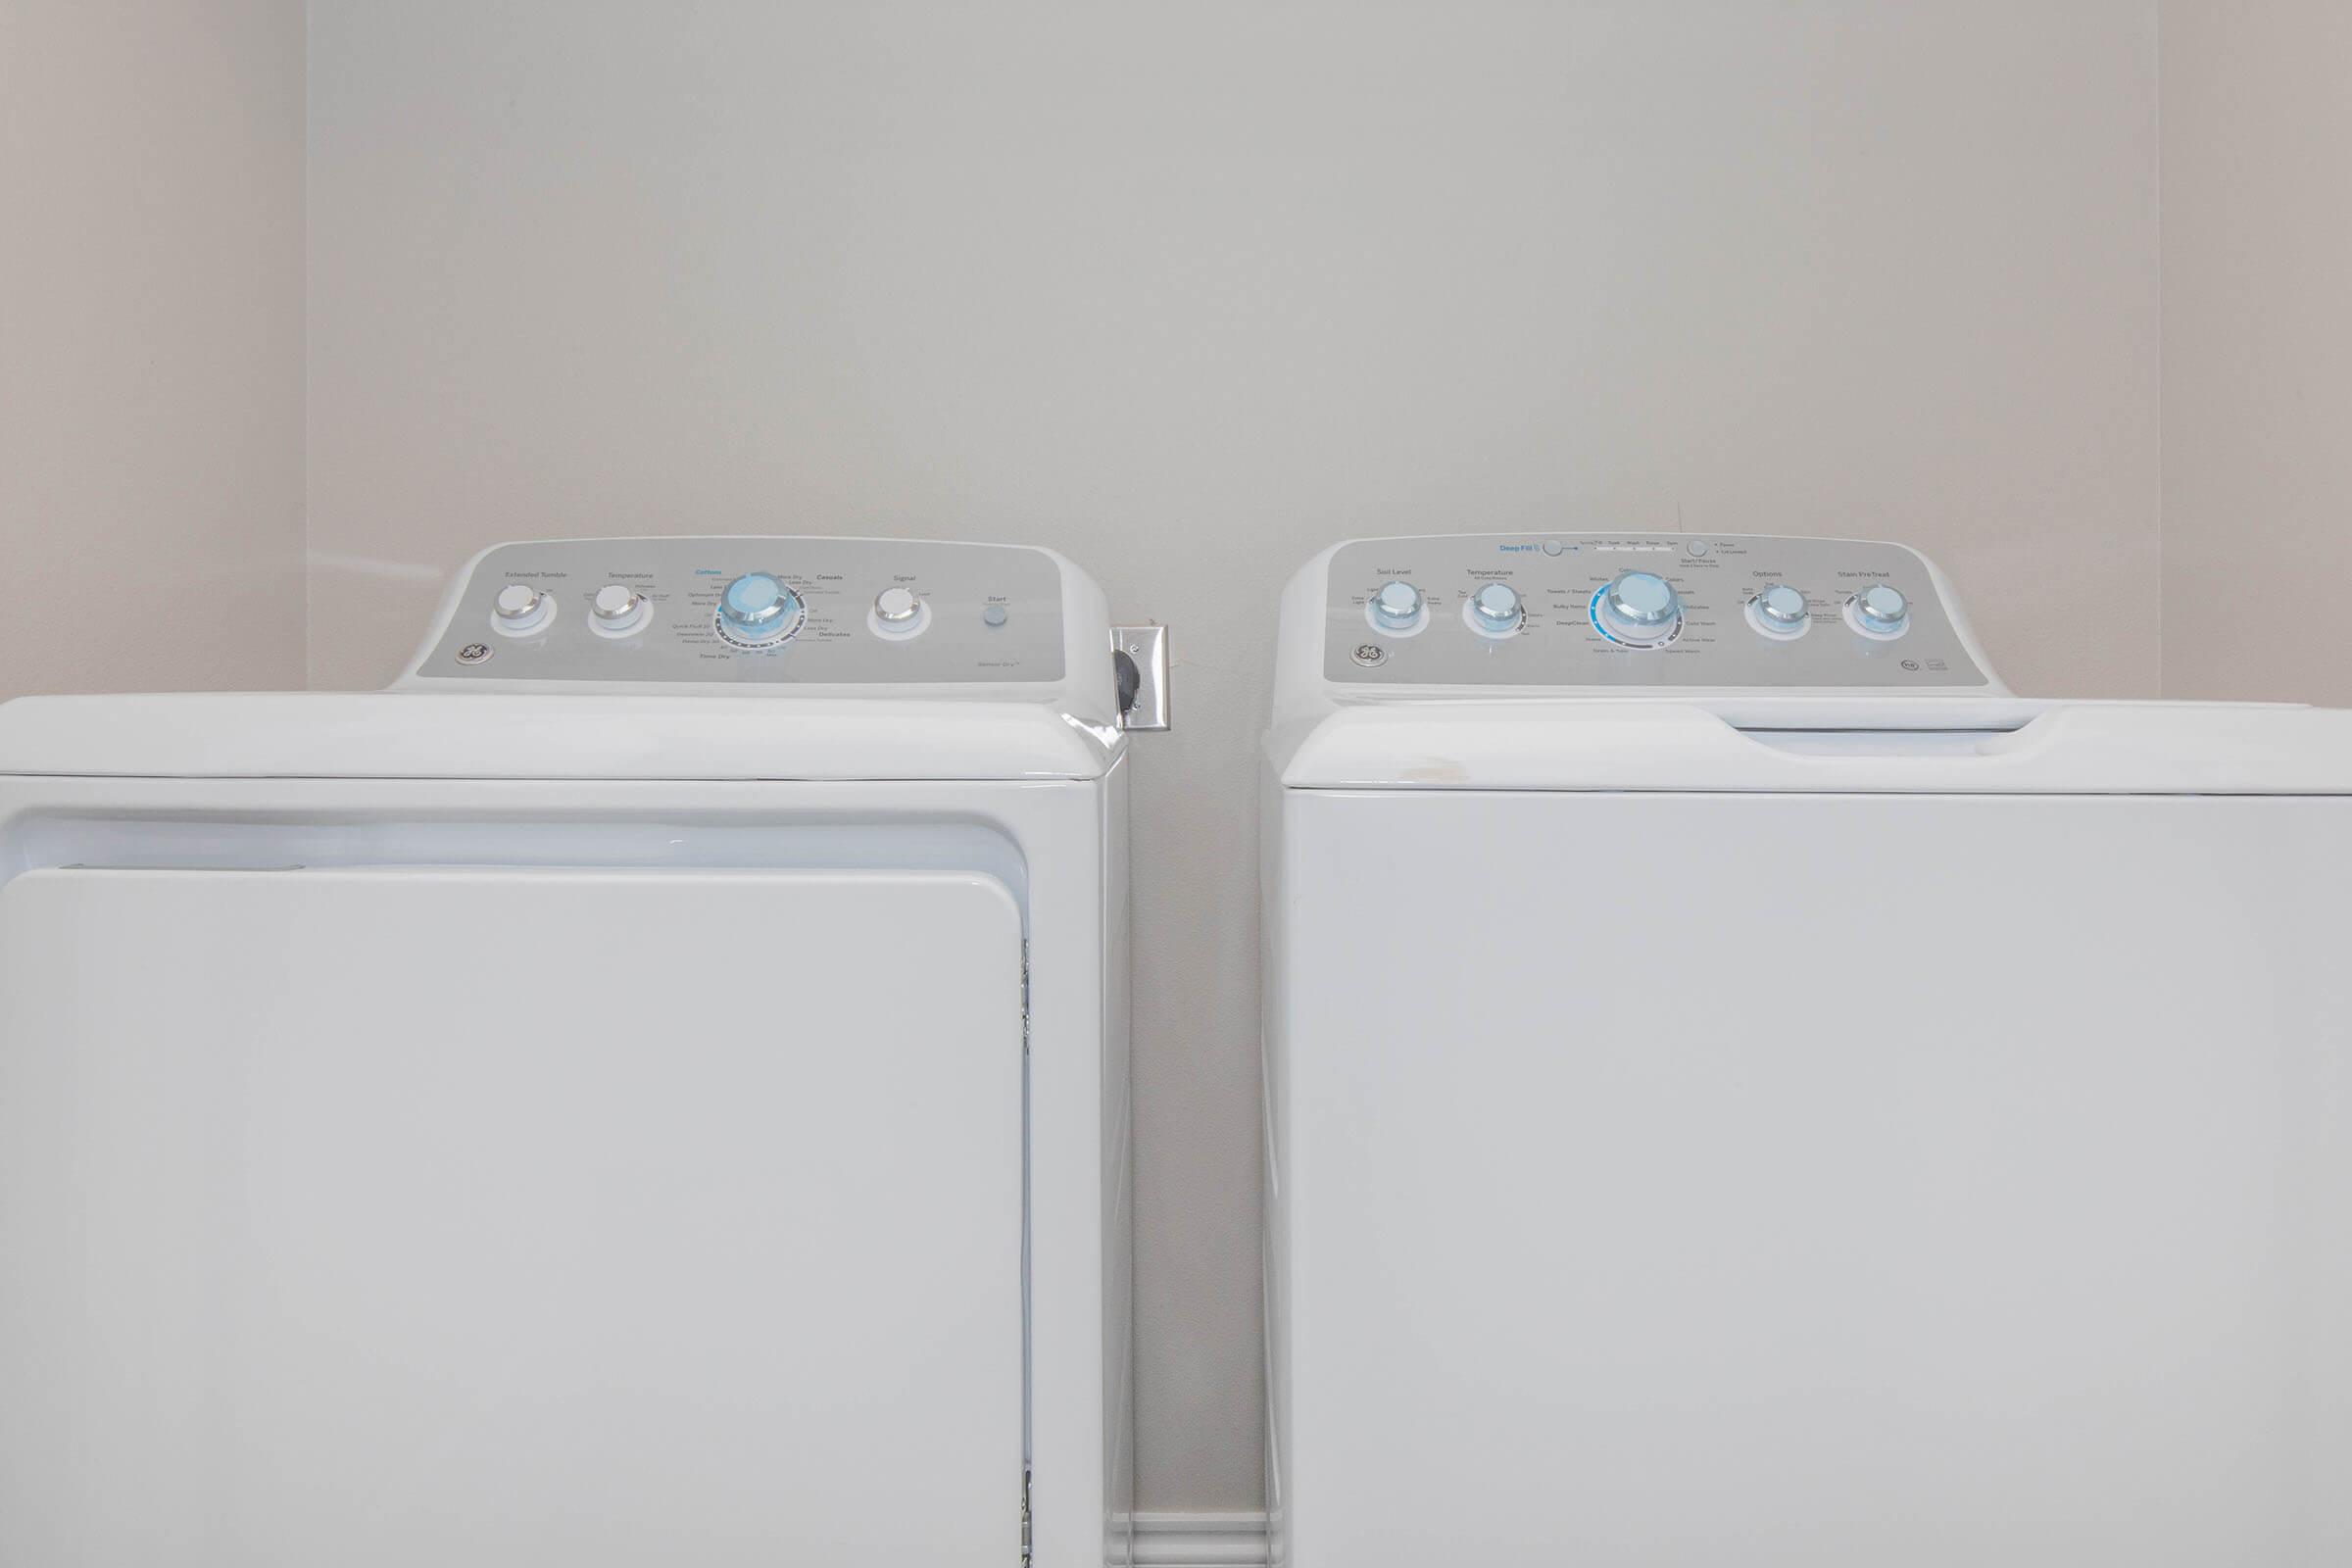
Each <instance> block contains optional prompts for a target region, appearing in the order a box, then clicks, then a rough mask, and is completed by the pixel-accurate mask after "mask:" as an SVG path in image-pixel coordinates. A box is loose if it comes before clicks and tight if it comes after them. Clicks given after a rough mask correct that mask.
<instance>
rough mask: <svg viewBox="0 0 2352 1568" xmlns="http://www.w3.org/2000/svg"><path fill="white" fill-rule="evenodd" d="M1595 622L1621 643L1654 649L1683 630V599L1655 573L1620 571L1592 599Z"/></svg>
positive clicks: (1672, 586)
mask: <svg viewBox="0 0 2352 1568" xmlns="http://www.w3.org/2000/svg"><path fill="white" fill-rule="evenodd" d="M1593 623H1594V624H1595V625H1597V626H1598V627H1599V628H1600V629H1601V631H1602V633H1603V634H1605V635H1607V636H1610V637H1613V638H1615V639H1616V640H1617V641H1619V642H1621V643H1630V644H1632V645H1633V646H1634V647H1636V648H1655V647H1657V646H1658V645H1659V644H1661V643H1668V642H1672V641H1673V640H1674V634H1675V633H1676V632H1678V631H1681V630H1682V629H1683V596H1682V595H1680V594H1678V593H1676V592H1675V591H1674V584H1672V583H1670V582H1668V581H1667V580H1666V579H1665V578H1663V577H1661V576H1659V575H1658V574H1657V573H1656V572H1654V571H1626V572H1620V573H1618V574H1617V575H1616V576H1615V577H1613V578H1611V579H1610V581H1609V585H1608V586H1607V587H1606V588H1603V589H1602V590H1601V591H1600V592H1599V593H1597V594H1595V595H1594V596H1593Z"/></svg>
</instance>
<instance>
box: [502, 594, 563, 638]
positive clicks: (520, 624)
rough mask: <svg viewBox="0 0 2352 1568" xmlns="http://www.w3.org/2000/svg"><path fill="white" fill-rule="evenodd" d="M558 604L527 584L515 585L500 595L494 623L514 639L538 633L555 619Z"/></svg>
mask: <svg viewBox="0 0 2352 1568" xmlns="http://www.w3.org/2000/svg"><path fill="white" fill-rule="evenodd" d="M555 614H556V602H555V600H553V599H551V598H549V597H548V596H547V595H546V594H543V593H541V592H540V591H539V590H538V589H536V588H534V587H532V586H531V585H530V584H529V583H527V582H511V583H509V584H507V585H506V586H505V587H504V588H501V589H500V590H499V591H498V598H497V600H496V601H495V602H493V603H492V605H491V607H490V619H491V622H492V624H494V625H496V626H497V627H498V629H499V630H500V631H503V632H505V633H506V634H507V635H508V636H510V637H520V636H522V635H523V634H524V633H526V632H534V631H537V630H538V629H539V628H540V627H542V626H544V625H546V624H547V623H548V622H549V621H550V620H553V619H554V618H555Z"/></svg>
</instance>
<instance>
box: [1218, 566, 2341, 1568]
mask: <svg viewBox="0 0 2352 1568" xmlns="http://www.w3.org/2000/svg"><path fill="white" fill-rule="evenodd" d="M2348 797H2352V715H2347V714H2344V713H2340V712H2329V711H2316V710H2311V709H2304V708H2291V707H2256V706H2229V705H2193V704H2180V703H2109V702H2034V701H2025V700H2020V699H2017V698H2013V697H2011V696H2010V695H2009V694H2008V693H2007V692H2006V691H2005V690H2004V689H2003V688H2002V686H2001V685H2000V683H1999V682H1998V681H1997V680H1996V679H1995V678H1994V676H1993V674H1992V671H1991V669H1990V667H1989V666H1988V665H1987V663H1986V662H1985V656H1984V654H1983V652H1982V651H1981V650H1980V649H1979V648H1978V646H1977V645H1976V643H1975V642H1974V641H1973V640H1972V639H1971V637H1970V635H1969V631H1968V627H1967V624H1966V622H1965V620H1964V619H1963V617H1962V614H1961V612H1960V608H1959V606H1958V605H1957V604H1956V603H1955V602H1954V600H1953V597H1952V592H1951V588H1950V585H1949V584H1948V583H1947V582H1945V581H1944V580H1943V579H1942V578H1941V577H1940V576H1939V575H1938V574H1937V573H1936V570H1935V568H1934V567H1932V566H1931V565H1930V564H1928V563H1927V562H1926V561H1925V560H1923V559H1921V558H1920V557H1919V556H1918V555H1916V554H1915V553H1913V552H1912V551H1910V550H1908V549H1905V548H1903V547H1901V546H1899V545H1892V544H1873V543H1864V542H1858V541H1842V540H1814V539H1782V538H1735V537H1691V538H1686V537H1681V536H1675V537H1646V536H1639V537H1638V536H1606V537H1604V536H1597V535H1560V536H1553V537H1546V536H1544V535H1541V534H1536V535H1529V534H1510V535H1480V536H1468V537H1449V538H1407V539H1381V540H1358V541H1354V542H1351V543H1348V544H1344V545H1341V546H1339V547H1338V548H1336V549H1334V550H1331V551H1328V552H1326V553H1325V554H1323V555H1322V556H1319V557H1318V558H1316V559H1315V560H1314V561H1313V562H1312V563H1310V564H1308V565H1307V566H1306V568H1305V569H1304V570H1302V571H1301V572H1300V573H1299V576H1298V577H1297V578H1296V579H1295V580H1294V581H1293V582H1292V583H1291V585H1290V587H1289V590H1288V592H1287V595H1286V597H1285V599H1284V603H1283V620H1282V630H1281V643H1280V653H1279V671H1278V677H1277V686H1276V690H1275V695H1274V704H1273V716H1272V724H1271V728H1270V732H1269V735H1268V745H1267V782H1266V790H1265V796H1264V800H1265V821H1264V827H1265V832H1264V852H1265V854H1264V889H1265V902H1264V929H1265V937H1266V941H1267V944H1268V963H1267V993H1266V996H1267V1011H1266V1023H1267V1031H1266V1043H1267V1128H1268V1136H1267V1152H1268V1161H1267V1171H1266V1191H1267V1198H1268V1205H1269V1225H1268V1250H1269V1252H1268V1267H1267V1278H1268V1281H1269V1291H1270V1295H1269V1303H1268V1305H1269V1310H1268V1316H1269V1320H1270V1323H1271V1327H1272V1337H1271V1343H1272V1355H1271V1378H1270V1385H1271V1395H1272V1398H1271V1402H1272V1425H1273V1444H1272V1453H1273V1462H1272V1467H1271V1476H1270V1486H1271V1490H1272V1503H1273V1512H1274V1523H1275V1536H1276V1541H1277V1546H1278V1557H1279V1560H1282V1561H1285V1562H1288V1563H1291V1564H1294V1565H1296V1568H1389V1565H1396V1568H1403V1565H1406V1564H1411V1565H1414V1568H1421V1565H1425V1564H1429V1563H1433V1562H1454V1563H1581V1564H1637V1563H1639V1564H1643V1565H1648V1568H1697V1565H1702V1564H1703V1565H1708V1568H1721V1565H1725V1564H1740V1565H1742V1568H1760V1565H1784V1564H1785V1565H1798V1564H1802V1565H1804V1568H1833V1565H1834V1568H1848V1565H1851V1568H1862V1565H1870V1568H1885V1565H1887V1564H1902V1565H1904V1568H1931V1565H1946V1564H1948V1565H1954V1568H1957V1565H1961V1564H1969V1565H1981V1564H1985V1563H1995V1562H1997V1563H2002V1564H2008V1565H2020V1564H2028V1565H2036V1568H2042V1565H2046V1568H2058V1565H2065V1568H2084V1565H2092V1564H2096V1565H2102V1568H2104V1565H2127V1564H2128V1565H2131V1568H2151V1565H2157V1564H2178V1565H2181V1568H2187V1565H2192V1564H2193V1565H2198V1568H2213V1565H2216V1564H2223V1563H2228V1564H2235V1565H2247V1568H2252V1565H2263V1568H2276V1565H2299V1568H2300V1565H2318V1564H2336V1563H2343V1562H2346V1561H2352V1486H2348V1485H2347V1484H2346V1478H2347V1476H2352V964H2347V962H2346V961H2345V957H2344V952H2343V949H2344V914H2343V911H2344V892H2343V889H2344V882H2345V876H2346V872H2347V867H2352V798H2348Z"/></svg>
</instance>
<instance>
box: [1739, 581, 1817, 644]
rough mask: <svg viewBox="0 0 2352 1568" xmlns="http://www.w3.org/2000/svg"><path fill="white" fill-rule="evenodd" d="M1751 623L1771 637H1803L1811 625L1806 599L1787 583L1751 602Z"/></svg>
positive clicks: (1775, 587) (1775, 585)
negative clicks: (1808, 618)
mask: <svg viewBox="0 0 2352 1568" xmlns="http://www.w3.org/2000/svg"><path fill="white" fill-rule="evenodd" d="M1747 614H1748V619H1749V620H1750V621H1752V622H1754V624H1755V628H1756V630H1758V631H1760V632H1762V633H1763V634H1764V635H1765V636H1767V637H1799V636H1802V635H1804V631H1805V628H1806V627H1807V626H1808V625H1810V624H1811V622H1810V621H1809V620H1807V619H1806V616H1805V596H1804V595H1803V594H1802V593H1800V592H1798V591H1797V590H1796V589H1794V588H1791V587H1789V585H1788V584H1787V583H1785V582H1776V583H1774V584H1773V585H1772V586H1771V587H1769V588H1766V589H1765V590H1764V591H1763V592H1761V593H1759V594H1757V595H1756V597H1755V598H1753V599H1751V600H1749V601H1748V602H1747Z"/></svg>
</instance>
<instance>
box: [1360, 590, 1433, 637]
mask: <svg viewBox="0 0 2352 1568" xmlns="http://www.w3.org/2000/svg"><path fill="white" fill-rule="evenodd" d="M1420 618H1421V590H1420V589H1418V588H1416V587H1414V586H1413V585H1412V584H1411V583H1409V582H1403V581H1400V580H1396V579H1392V580H1390V581H1388V582H1384V583H1382V584H1381V585H1380V592H1378V593H1376V594H1374V595H1373V596H1372V623H1373V624H1374V625H1376V626H1383V627H1386V628H1387V629H1388V630H1390V631H1409V630H1411V629H1412V626H1413V623H1414V622H1415V621H1417V620H1419V619H1420Z"/></svg>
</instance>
